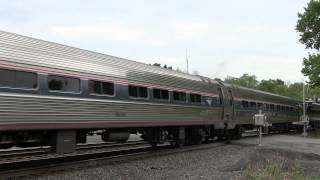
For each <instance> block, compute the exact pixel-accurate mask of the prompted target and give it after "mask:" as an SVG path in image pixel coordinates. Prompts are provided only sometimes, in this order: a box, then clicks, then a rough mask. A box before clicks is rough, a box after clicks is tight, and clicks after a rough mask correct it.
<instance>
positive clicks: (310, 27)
mask: <svg viewBox="0 0 320 180" xmlns="http://www.w3.org/2000/svg"><path fill="white" fill-rule="evenodd" d="M296 30H297V32H298V33H299V34H300V42H301V43H302V44H304V45H305V46H306V48H307V49H311V50H314V51H319V50H320V1H319V0H311V1H310V2H309V3H308V5H307V7H306V8H304V12H303V13H298V22H297V26H296ZM301 72H302V73H303V74H304V75H305V76H308V78H309V83H310V85H311V86H313V87H314V86H320V54H319V53H313V54H309V56H308V57H307V58H304V59H303V68H302V70H301Z"/></svg>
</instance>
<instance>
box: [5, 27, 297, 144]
mask: <svg viewBox="0 0 320 180" xmlns="http://www.w3.org/2000/svg"><path fill="white" fill-rule="evenodd" d="M296 104H297V101H295V100H292V99H289V98H286V97H282V96H278V95H275V94H270V93H266V92H261V91H256V90H252V89H247V88H242V87H236V86H233V85H229V84H223V83H221V82H217V81H215V80H213V79H210V78H207V77H203V76H195V75H190V74H186V73H181V72H177V71H174V70H170V69H165V68H160V67H155V66H152V65H147V64H143V63H139V62H135V61H130V60H127V59H123V58H118V57H114V56H109V55H104V54H100V53H96V52H92V51H87V50H82V49H78V48H74V47H69V46H65V45H61V44H57V43H52V42H47V41H43V40H38V39H34V38H30V37H26V36H21V35H17V34H13V33H8V32H3V31H0V147H11V146H13V145H16V146H31V145H39V144H40V145H43V144H48V145H52V146H53V147H55V146H56V145H57V142H59V139H58V137H59V132H64V131H69V132H72V133H71V134H73V135H71V136H74V139H75V142H85V141H86V135H87V134H88V133H90V132H92V131H95V130H102V133H101V135H102V139H103V140H105V141H115V140H121V141H125V140H126V139H127V138H128V134H129V133H137V132H139V133H142V137H143V138H144V139H145V140H147V141H149V142H150V143H152V144H154V145H155V144H157V143H161V142H163V141H166V140H169V141H171V142H172V143H175V144H177V145H183V144H185V143H189V144H192V143H201V142H202V141H204V140H208V139H210V138H213V137H215V136H216V135H218V136H225V135H226V134H228V132H229V130H230V129H231V130H232V129H236V131H237V132H239V130H240V129H241V128H248V127H249V126H252V115H253V114H255V113H257V112H258V110H259V109H262V110H263V111H265V112H266V113H268V114H269V115H270V118H271V121H272V122H273V123H274V124H279V125H283V124H288V123H290V122H292V121H294V120H296V119H297V117H298V113H297V110H296ZM271 106H272V107H273V108H271ZM71 139H72V138H71Z"/></svg>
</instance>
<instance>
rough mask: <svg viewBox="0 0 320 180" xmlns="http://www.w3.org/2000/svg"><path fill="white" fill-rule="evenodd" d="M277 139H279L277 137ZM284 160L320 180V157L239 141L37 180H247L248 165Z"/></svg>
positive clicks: (61, 173) (47, 176)
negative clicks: (271, 160)
mask: <svg viewBox="0 0 320 180" xmlns="http://www.w3.org/2000/svg"><path fill="white" fill-rule="evenodd" d="M275 138H276V137H275ZM277 157H279V158H281V159H283V160H284V161H285V165H286V166H291V165H293V164H294V165H295V164H299V166H301V169H302V170H303V173H304V175H306V176H308V177H320V171H319V169H320V158H319V157H320V156H319V155H316V154H310V153H303V152H295V151H294V149H293V148H292V145H290V146H288V149H284V148H281V149H277V148H275V147H268V146H262V147H259V146H256V145H252V144H246V143H241V141H236V142H235V143H234V144H229V145H221V146H216V147H214V148H210V149H200V150H195V151H190V152H182V153H174V154H169V155H158V156H155V157H152V158H142V159H137V160H130V161H123V162H114V163H111V164H107V165H103V166H100V167H89V168H86V169H78V170H66V171H64V172H57V173H54V174H50V175H42V176H40V177H35V179H52V180H55V179H57V180H61V179H90V180H91V179H111V180H113V179H115V180H127V179H129V180H131V179H139V180H149V179H172V180H173V179H183V180H184V179H191V180H192V179H195V180H196V179H214V180H215V179H247V178H246V173H248V172H247V171H248V170H247V169H246V167H247V165H248V163H252V162H254V163H256V164H258V165H259V163H260V162H261V163H263V162H267V161H268V159H274V158H277Z"/></svg>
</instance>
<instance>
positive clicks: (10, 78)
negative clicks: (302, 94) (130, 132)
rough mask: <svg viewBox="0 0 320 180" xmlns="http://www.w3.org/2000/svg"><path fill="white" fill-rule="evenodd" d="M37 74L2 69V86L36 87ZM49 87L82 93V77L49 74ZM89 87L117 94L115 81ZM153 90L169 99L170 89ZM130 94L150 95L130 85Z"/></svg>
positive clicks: (176, 94)
mask: <svg viewBox="0 0 320 180" xmlns="http://www.w3.org/2000/svg"><path fill="white" fill-rule="evenodd" d="M37 76H38V75H37V74H36V73H31V72H23V71H15V70H6V69H0V86H1V87H8V88H20V89H36V88H37V87H38V84H37V79H38V77H37ZM48 89H49V90H50V91H57V92H66V93H80V92H81V85H80V79H79V78H71V77H64V76H56V75H48ZM88 89H89V93H90V94H96V95H111V96H112V95H114V94H115V88H114V83H111V82H101V81H95V80H89V81H88ZM152 92H153V98H154V99H158V100H169V90H165V89H157V88H154V89H152ZM128 95H129V97H132V98H140V99H147V98H148V97H149V94H148V88H147V87H143V86H135V85H129V86H128ZM201 99H202V96H201V95H200V94H195V93H190V102H191V103H195V104H197V103H198V104H201ZM173 100H174V101H176V102H187V93H186V92H181V91H173ZM220 101H222V100H220ZM220 104H221V103H220Z"/></svg>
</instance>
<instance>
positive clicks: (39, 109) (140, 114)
mask: <svg viewBox="0 0 320 180" xmlns="http://www.w3.org/2000/svg"><path fill="white" fill-rule="evenodd" d="M208 111H210V114H208V113H207V112H208ZM220 113H221V109H219V108H217V109H215V110H214V111H213V109H212V108H208V107H205V106H204V107H201V106H185V105H168V104H153V103H146V102H126V101H113V100H93V99H85V98H64V97H50V96H40V95H23V94H20V95H17V94H9V93H0V129H1V130H6V128H5V127H7V126H3V125H6V124H11V127H10V128H8V129H15V128H14V124H15V123H17V124H23V123H33V124H36V123H40V124H41V123H47V124H50V123H51V124H56V123H71V124H72V123H83V122H85V123H90V122H92V123H96V124H99V122H101V123H102V122H103V123H104V127H109V128H110V127H118V126H119V123H122V122H126V124H123V126H124V127H132V126H139V127H143V126H152V125H157V124H161V123H162V121H163V122H164V123H163V124H165V123H166V124H167V125H173V124H181V125H183V124H190V123H192V124H204V123H208V121H210V123H213V122H214V121H216V120H219V117H220ZM119 114H120V116H119ZM108 122H110V124H108ZM89 125H90V124H89ZM90 127H93V126H90ZM34 128H39V127H36V126H35V127H33V128H31V129H34ZM40 128H41V129H52V128H55V127H54V126H53V127H50V126H47V127H44V126H42V127H40ZM82 128H87V127H86V125H85V124H84V125H83V126H82ZM95 128H103V127H101V126H96V127H95Z"/></svg>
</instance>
